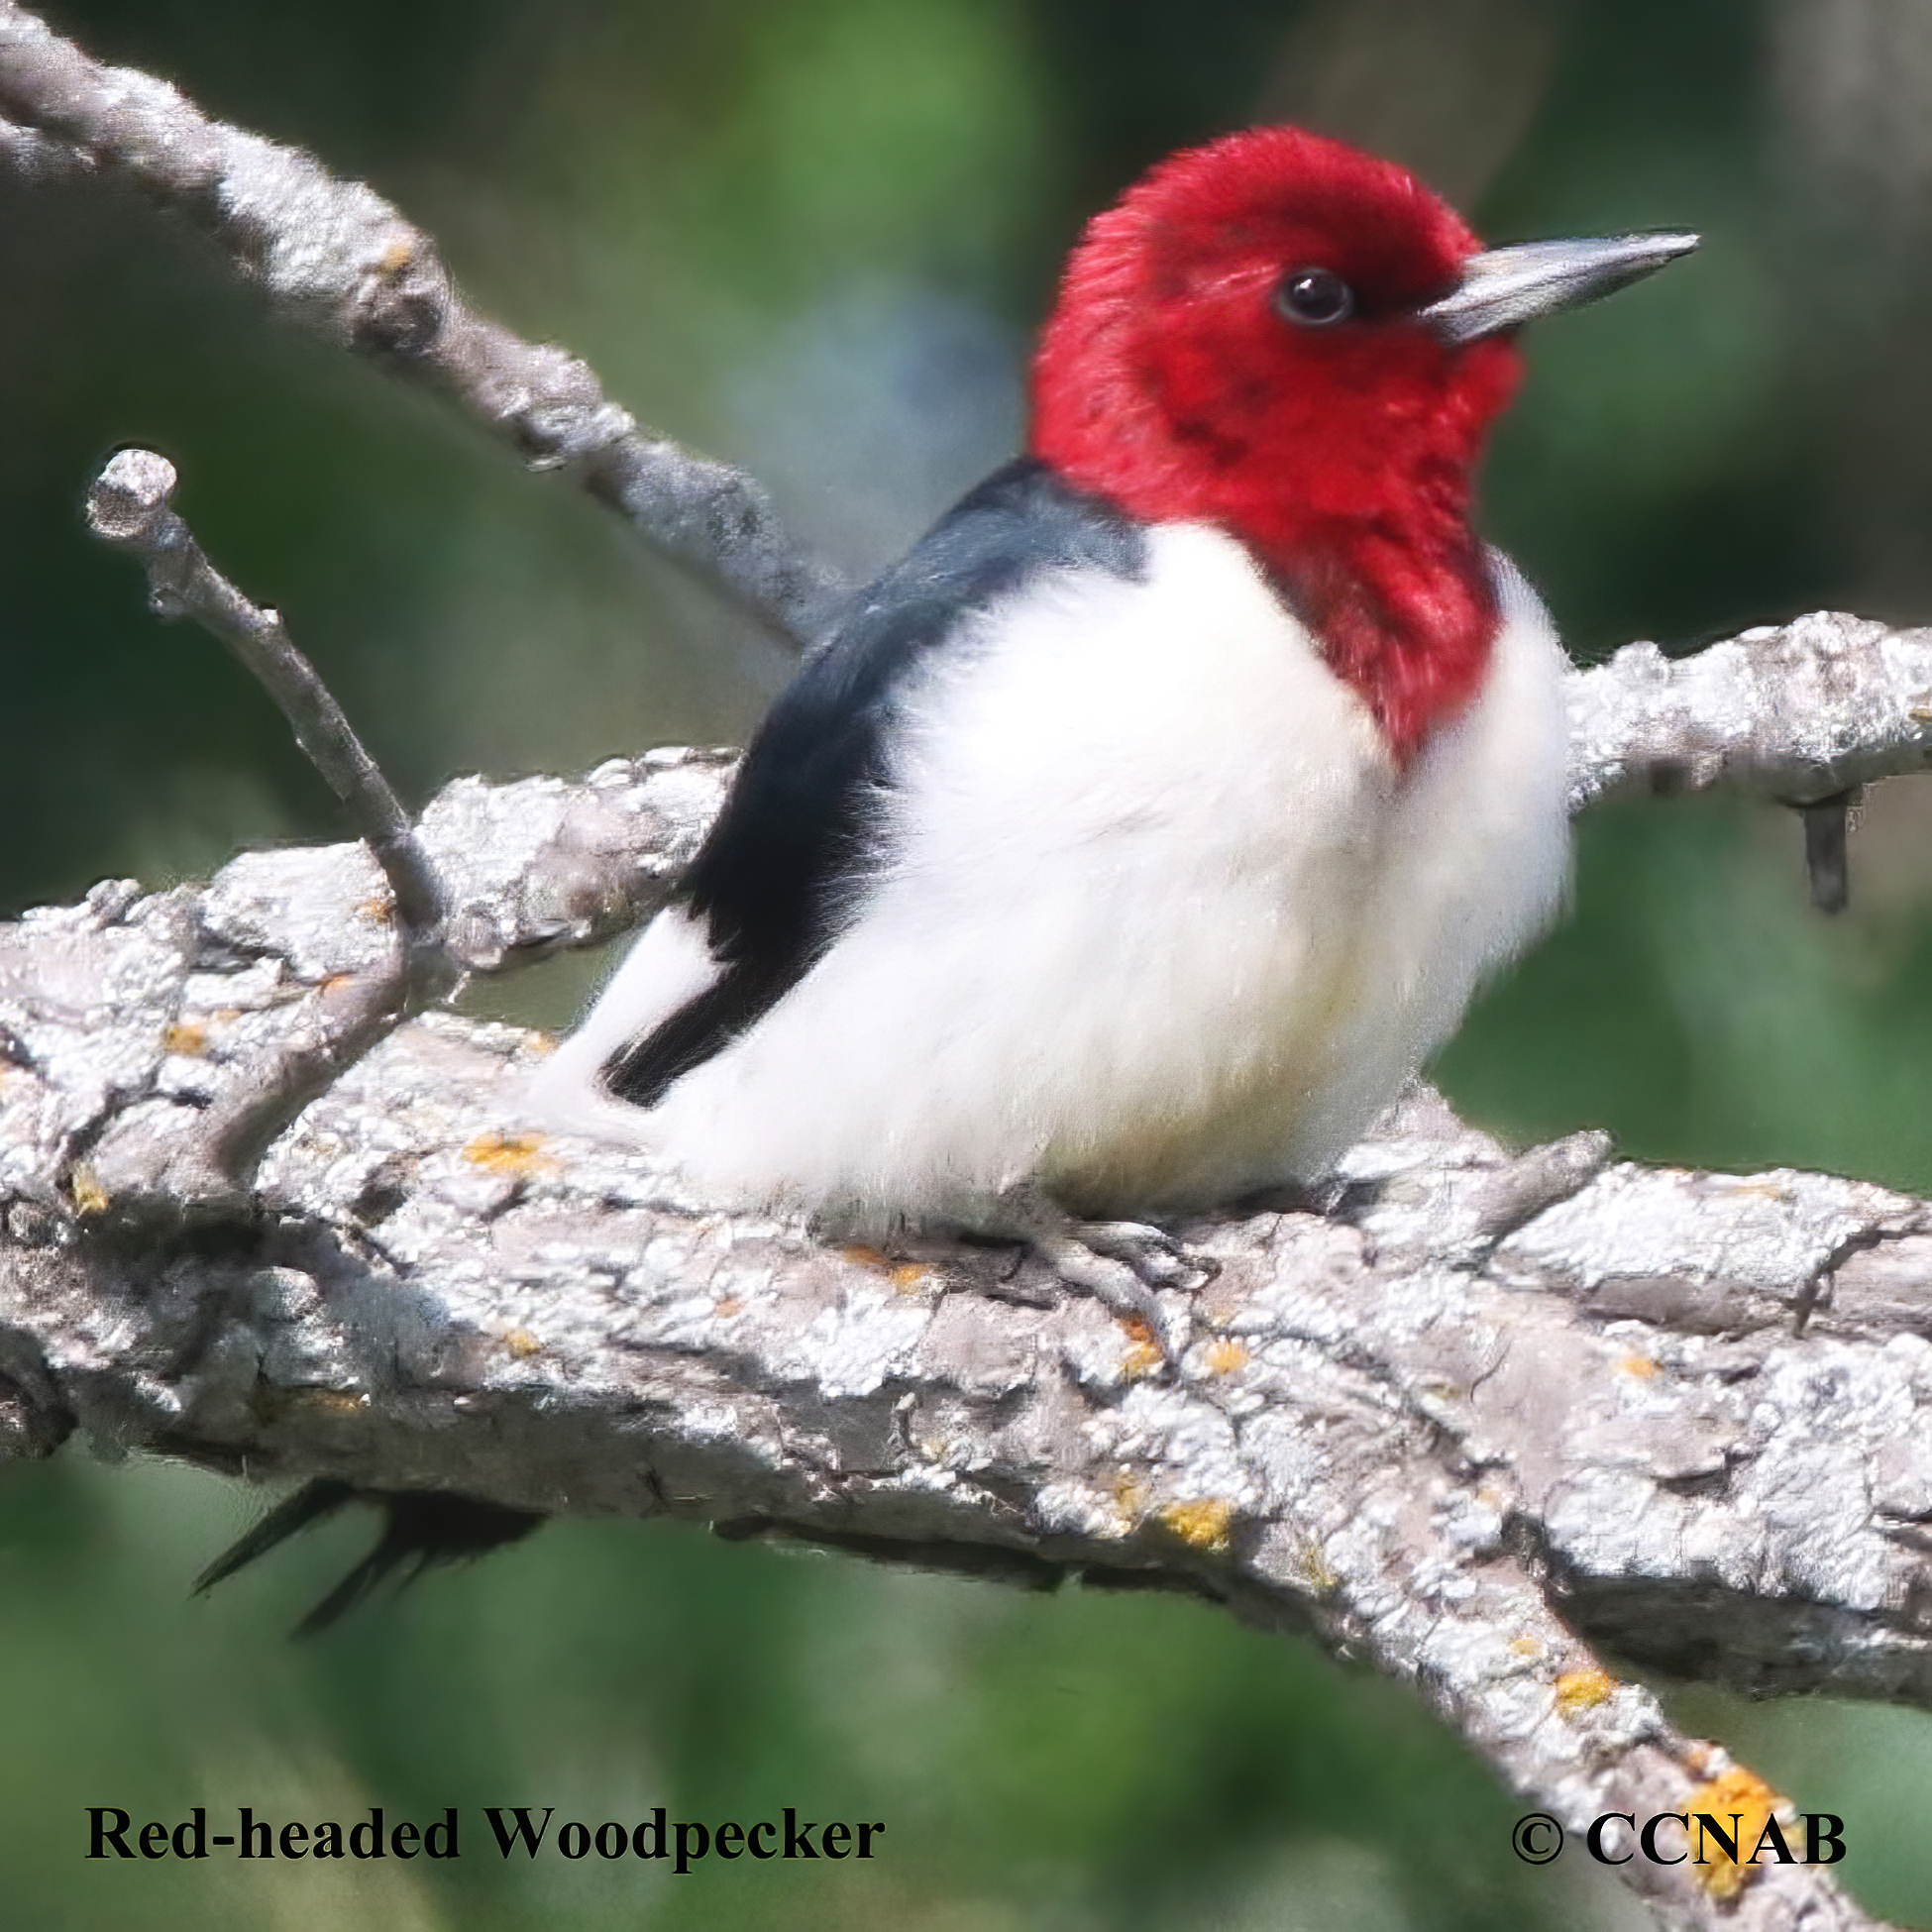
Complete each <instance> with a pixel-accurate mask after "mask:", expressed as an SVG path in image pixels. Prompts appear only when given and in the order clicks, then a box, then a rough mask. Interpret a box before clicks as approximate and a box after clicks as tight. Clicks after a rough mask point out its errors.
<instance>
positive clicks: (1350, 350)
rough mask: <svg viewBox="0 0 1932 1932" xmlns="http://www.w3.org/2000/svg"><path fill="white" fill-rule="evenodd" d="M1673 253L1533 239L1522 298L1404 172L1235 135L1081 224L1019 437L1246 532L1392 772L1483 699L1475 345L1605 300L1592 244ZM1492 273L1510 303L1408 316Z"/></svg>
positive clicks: (1047, 456)
mask: <svg viewBox="0 0 1932 1932" xmlns="http://www.w3.org/2000/svg"><path fill="white" fill-rule="evenodd" d="M1670 242H1671V247H1670V248H1669V250H1668V253H1667V254H1666V253H1664V251H1663V250H1662V249H1661V247H1660V246H1659V244H1658V242H1657V239H1656V238H1642V241H1641V246H1643V247H1645V248H1647V249H1648V254H1647V255H1646V257H1645V261H1644V265H1643V267H1640V268H1634V269H1633V268H1632V264H1633V263H1634V261H1635V255H1634V254H1633V251H1634V250H1637V249H1638V248H1639V247H1640V243H1639V242H1622V243H1614V244H1611V243H1583V244H1556V245H1542V246H1543V249H1544V251H1545V255H1544V258H1543V261H1542V263H1540V266H1539V268H1538V269H1537V270H1536V275H1537V276H1540V280H1537V292H1536V294H1535V299H1532V300H1530V301H1528V302H1526V301H1525V300H1524V299H1523V297H1522V292H1521V291H1522V284H1523V282H1524V274H1525V271H1524V270H1523V268H1521V265H1520V262H1519V260H1518V258H1520V257H1527V256H1531V255H1534V254H1536V253H1537V251H1536V250H1522V251H1499V252H1497V253H1496V254H1495V255H1491V256H1479V254H1478V251H1479V249H1480V246H1481V245H1480V244H1479V243H1478V242H1477V240H1476V238H1475V236H1474V235H1473V234H1471V233H1470V231H1469V230H1468V228H1466V227H1465V226H1464V225H1463V223H1462V222H1461V221H1460V220H1459V219H1458V218H1457V216H1456V215H1455V214H1454V213H1453V212H1452V211H1451V210H1450V209H1449V208H1448V207H1447V206H1445V204H1444V203H1443V202H1441V201H1439V200H1438V199H1437V198H1436V197H1435V196H1434V195H1433V194H1431V193H1430V192H1429V190H1428V189H1427V188H1425V187H1423V186H1422V185H1421V183H1420V182H1418V181H1417V180H1416V179H1415V177H1414V176H1413V175H1411V174H1409V173H1407V172H1405V171H1404V170H1403V169H1402V168H1400V167H1397V166H1395V165H1393V164H1392V163H1390V162H1388V161H1377V160H1376V159H1375V158H1374V157H1373V156H1369V155H1364V154H1361V153H1359V152H1357V151H1356V150H1354V149H1352V148H1347V147H1344V146H1342V143H1340V142H1337V141H1329V140H1325V139H1324V138H1323V137H1321V136H1319V135H1313V134H1307V133H1304V132H1303V131H1302V130H1300V129H1298V128H1256V129H1252V130H1250V131H1248V132H1247V133H1244V134H1236V135H1231V136H1229V137H1227V138H1226V139H1224V140H1221V141H1217V142H1214V143H1213V144H1211V145H1210V146H1208V147H1205V148H1197V149H1194V150H1191V151H1190V152H1188V153H1185V154H1180V155H1175V156H1173V157H1171V158H1170V159H1169V160H1167V161H1163V162H1161V164H1160V165H1159V166H1157V167H1156V168H1154V169H1153V170H1152V172H1151V173H1149V174H1147V175H1145V176H1144V177H1143V178H1142V179H1141V180H1139V181H1138V182H1136V183H1135V184H1134V186H1133V187H1131V188H1129V189H1128V190H1127V195H1126V196H1125V197H1124V199H1123V200H1122V201H1121V202H1120V203H1119V205H1118V206H1116V207H1113V208H1110V209H1109V210H1108V211H1107V212H1106V213H1105V214H1102V215H1098V216H1096V217H1095V218H1094V220H1093V221H1092V222H1091V223H1089V224H1088V227H1087V231H1086V233H1085V235H1084V236H1083V237H1082V238H1081V241H1080V244H1079V246H1078V247H1077V248H1076V249H1075V250H1074V252H1073V255H1072V258H1071V259H1070V261H1069V262H1068V264H1067V268H1066V275H1065V279H1064V282H1063V283H1062V286H1061V290H1060V299H1059V303H1058V305H1057V307H1056V308H1055V310H1054V312H1053V315H1052V318H1051V320H1050V321H1049V322H1048V324H1047V327H1046V331H1045V334H1044V336H1043V338H1042V339H1041V342H1040V347H1039V353H1038V356H1037V359H1036V360H1035V363H1034V367H1033V431H1032V445H1031V446H1032V449H1033V452H1034V454H1035V455H1037V456H1039V457H1041V458H1042V459H1043V460H1044V461H1046V462H1047V463H1049V464H1050V465H1052V466H1053V468H1054V469H1055V470H1057V471H1058V472H1059V473H1060V474H1061V475H1062V476H1064V477H1066V478H1067V479H1068V481H1070V482H1072V483H1076V484H1079V485H1080V486H1082V487H1084V488H1087V489H1091V490H1094V491H1097V492H1098V493H1100V494H1102V495H1104V496H1107V497H1110V498H1112V499H1113V500H1114V501H1115V502H1117V503H1119V504H1120V505H1121V506H1122V507H1123V508H1125V509H1127V511H1128V512H1130V513H1131V514H1133V515H1135V516H1138V517H1140V518H1143V519H1145V520H1147V521H1158V522H1168V521H1198V522H1207V523H1213V524H1216V525H1218V526H1220V527H1221V528H1222V529H1224V530H1227V531H1229V532H1230V533H1232V534H1233V535H1234V536H1236V537H1239V538H1240V539H1241V540H1242V541H1243V542H1244V543H1245V544H1246V545H1247V547H1248V549H1249V551H1250V552H1251V553H1252V554H1253V556H1254V557H1255V558H1256V560H1257V561H1258V562H1259V563H1260V564H1261V565H1262V567H1263V568H1264V569H1266V570H1267V571H1268V572H1269V573H1270V574H1271V575H1272V576H1273V578H1274V579H1275V581H1276V582H1277V584H1278V585H1279V586H1280V588H1281V589H1282V590H1284V592H1285V593H1286V595H1287V597H1288V599H1289V601H1290V602H1291V603H1292V604H1293V605H1294V607H1295V609H1296V610H1297V612H1298V613H1299V614H1300V615H1301V616H1302V617H1303V618H1304V620H1305V621H1306V622H1308V623H1309V625H1310V626H1311V627H1312V629H1313V630H1314V631H1315V633H1316V636H1317V637H1318V639H1319V640H1320V643H1321V646H1322V649H1323V651H1324V653H1325V655H1326V656H1327V658H1328V660H1329V662H1330V664H1331V665H1332V666H1333V668H1334V669H1335V671H1336V673H1337V674H1338V675H1339V676H1340V677H1342V678H1344V679H1346V680H1347V682H1348V683H1349V684H1350V685H1352V686H1353V687H1354V689H1355V690H1356V691H1357V692H1359V693H1360V695H1361V697H1362V698H1363V699H1364V701H1365V702H1366V703H1367V704H1368V705H1369V707H1370V709H1371V710H1372V711H1373V712H1374V714H1375V716H1376V718H1377V719H1378V720H1379V722H1380V724H1381V726H1382V729H1383V732H1384V734H1385V735H1386V737H1387V739H1388V741H1389V744H1390V746H1391V748H1392V750H1393V751H1394V753H1395V756H1396V757H1397V759H1398V761H1402V762H1406V761H1407V760H1408V758H1410V757H1411V756H1412V755H1413V754H1414V753H1415V751H1416V750H1417V749H1418V748H1419V746H1420V745H1421V744H1422V742H1423V741H1424V739H1425V738H1426V737H1427V736H1428V734H1429V731H1430V729H1431V727H1432V726H1433V725H1435V724H1436V723H1437V722H1438V721H1440V720H1444V719H1446V718H1449V717H1450V716H1452V715H1453V714H1454V713H1455V712H1456V711H1458V710H1459V709H1460V708H1461V706H1462V705H1463V704H1464V703H1465V702H1466V700H1467V699H1468V698H1469V697H1470V696H1471V694H1472V693H1473V692H1474V691H1475V689H1476V688H1477V686H1478V685H1479V684H1480V682H1481V679H1482V676H1483V673H1484V670H1485V668H1486V666H1487V662H1488V655H1489V648H1490V645H1491V642H1492V640H1493V638H1494V636H1495V632H1496V627H1497V609H1496V596H1495V590H1494V588H1493V586H1492V584H1491V581H1490V575H1489V571H1488V569H1487V567H1486V564H1485V561H1484V559H1483V555H1482V550H1481V546H1480V545H1479V543H1478V542H1477V540H1476V538H1475V536H1474V534H1473V532H1472V531H1471V529H1470V527H1469V520H1468V519H1469V506H1470V493H1471V485H1472V478H1473V472H1474V468H1475V465H1476V462H1477V459H1478V457H1479V456H1480V454H1481V449H1482V441H1483V436H1484V432H1485V431H1486V430H1487V428H1488V426H1489V424H1490V423H1491V422H1492V421H1493V420H1494V418H1495V417H1496V415H1497V413H1498V412H1499V411H1500V410H1501V409H1502V408H1503V407H1504V405H1505V404H1506V403H1507V402H1508V401H1509V398H1510V394H1511V391H1512V390H1513V388H1514V387H1515V384H1516V379H1517V375H1518V356H1517V352H1516V349H1515V346H1514V344H1513V342H1512V341H1511V339H1510V337H1509V336H1508V334H1506V333H1492V332H1491V331H1496V330H1506V329H1508V328H1509V327H1510V326H1511V325H1513V323H1514V322H1516V321H1520V320H1522V319H1525V317H1526V316H1527V315H1529V314H1534V313H1538V312H1540V311H1541V310H1542V309H1544V308H1548V307H1552V306H1556V304H1557V301H1558V300H1559V299H1560V300H1575V299H1581V298H1582V297H1583V296H1584V295H1585V294H1593V293H1601V292H1603V289H1604V287H1606V286H1615V285H1618V282H1617V280H1616V278H1614V276H1613V273H1612V272H1611V271H1610V270H1609V269H1608V268H1604V267H1603V266H1602V264H1603V261H1604V260H1605V259H1607V258H1605V257H1604V256H1603V252H1604V251H1608V250H1618V251H1621V254H1620V255H1619V256H1618V257H1617V260H1618V262H1619V263H1620V264H1622V269H1623V271H1622V273H1621V279H1622V280H1629V279H1633V278H1634V273H1637V272H1644V271H1645V269H1646V268H1650V267H1656V266H1658V262H1659V261H1661V260H1664V259H1668V254H1676V253H1682V250H1683V248H1684V247H1685V246H1688V243H1687V242H1686V241H1685V240H1684V238H1670ZM1562 249H1568V250H1571V251H1572V254H1571V255H1568V256H1565V257H1563V258H1562V259H1563V261H1564V262H1565V263H1567V264H1568V265H1569V278H1568V281H1567V282H1565V283H1563V288H1562V291H1561V292H1560V293H1559V294H1552V293H1551V292H1550V288H1551V287H1554V286H1555V284H1556V282H1557V281H1559V280H1560V279H1561V277H1560V276H1559V275H1558V273H1557V271H1556V269H1554V268H1551V267H1549V266H1544V264H1547V263H1548V262H1553V261H1555V260H1556V255H1555V251H1557V250H1562ZM1578 250H1583V251H1590V250H1593V251H1597V252H1598V253H1597V254H1596V255H1593V256H1591V257H1590V258H1589V260H1590V262H1591V263H1592V264H1595V265H1596V266H1595V267H1594V268H1592V269H1591V271H1590V275H1593V277H1594V278H1593V279H1590V277H1589V276H1586V275H1585V274H1584V273H1583V272H1582V271H1581V270H1580V269H1579V268H1577V264H1578V262H1579V261H1581V260H1582V258H1581V257H1579V256H1577V255H1575V254H1574V253H1573V252H1574V251H1578ZM1653 256H1654V257H1657V258H1658V259H1657V260H1651V259H1650V257H1653ZM1505 258H1508V260H1509V266H1510V267H1511V268H1514V269H1515V271H1516V273H1515V279H1514V280H1513V281H1511V287H1512V288H1515V289H1516V290H1517V294H1516V298H1515V305H1514V306H1513V307H1512V306H1511V303H1510V299H1509V298H1508V297H1507V296H1500V297H1499V296H1498V295H1497V294H1495V293H1489V294H1486V295H1485V297H1484V303H1485V305H1484V306H1483V307H1482V309H1481V316H1482V319H1481V320H1480V322H1479V323H1475V322H1471V321H1470V320H1469V319H1468V317H1469V316H1470V315H1471V314H1473V313H1474V310H1475V304H1474V303H1473V302H1472V301H1471V300H1469V299H1467V298H1466V297H1465V298H1464V300H1463V306H1462V308H1461V309H1459V310H1458V311H1457V315H1458V317H1459V318H1460V319H1459V321H1457V322H1454V323H1449V324H1446V323H1445V322H1444V321H1443V320H1442V319H1441V317H1442V316H1443V314H1444V311H1445V309H1447V308H1448V306H1449V304H1448V303H1444V306H1443V308H1439V309H1437V310H1436V311H1435V312H1434V313H1425V311H1427V310H1430V308H1431V305H1432V304H1436V303H1439V302H1442V301H1443V298H1446V297H1451V296H1454V295H1456V293H1457V291H1458V290H1461V289H1463V288H1464V286H1465V282H1467V281H1470V280H1473V279H1474V278H1475V276H1474V273H1473V271H1472V268H1471V265H1472V263H1480V264H1482V265H1485V266H1488V265H1496V264H1502V263H1504V261H1505ZM1532 278H1533V279H1535V276H1533V277H1532ZM1508 279H1509V277H1508V276H1507V275H1502V274H1492V275H1491V276H1490V280H1491V282H1492V283H1494V282H1500V281H1504V280H1508ZM1585 280H1588V283H1589V285H1588V286H1587V287H1585V286H1584V281H1585ZM1546 284H1548V286H1546Z"/></svg>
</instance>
